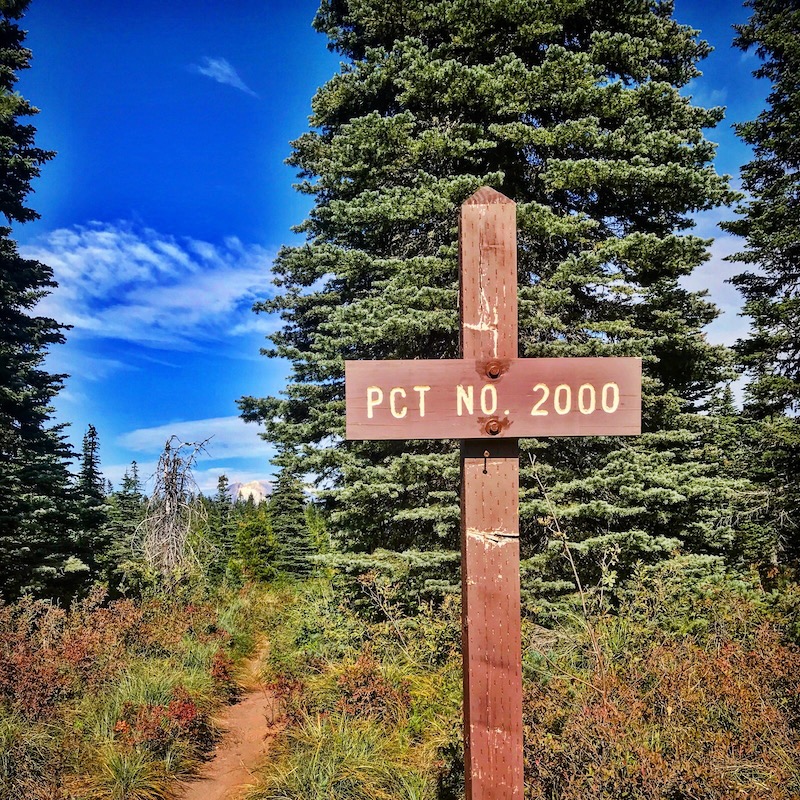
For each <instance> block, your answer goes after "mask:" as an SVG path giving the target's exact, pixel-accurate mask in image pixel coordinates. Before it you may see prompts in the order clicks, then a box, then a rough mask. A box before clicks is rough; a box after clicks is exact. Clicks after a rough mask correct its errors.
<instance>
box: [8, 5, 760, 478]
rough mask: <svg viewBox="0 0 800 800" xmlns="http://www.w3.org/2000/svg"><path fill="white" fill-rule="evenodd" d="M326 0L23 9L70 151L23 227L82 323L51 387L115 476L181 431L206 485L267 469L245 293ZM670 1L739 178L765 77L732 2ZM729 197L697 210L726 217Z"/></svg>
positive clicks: (726, 324) (286, 232)
mask: <svg viewBox="0 0 800 800" xmlns="http://www.w3.org/2000/svg"><path fill="white" fill-rule="evenodd" d="M316 8H317V2H316V1H315V0H295V2H292V3H279V2H268V1H265V0H260V1H259V2H255V0H237V2H235V3H230V4H225V3H218V2H215V3H211V2H207V0H193V1H192V2H187V1H186V0H171V2H169V3H164V2H163V1H161V2H158V3H156V2H153V0H140V1H139V2H137V3H116V2H112V0H71V2H70V3H64V2H63V0H32V4H31V7H30V9H29V12H28V14H27V16H26V17H25V19H24V21H23V26H24V27H25V28H26V29H27V30H28V32H29V34H28V40H27V44H28V46H29V47H30V48H31V50H32V51H33V54H34V60H33V64H32V68H31V69H30V70H28V71H27V72H26V73H24V74H23V76H22V79H21V80H20V83H19V89H20V91H21V92H22V93H23V94H24V95H25V96H26V97H27V98H29V99H30V100H31V101H32V102H33V103H34V104H35V105H37V106H38V107H39V108H40V109H41V113H40V114H39V116H38V117H37V118H36V120H35V124H36V126H37V129H38V132H39V133H38V140H37V141H38V144H39V145H40V146H43V147H46V148H49V149H53V150H56V151H58V155H57V157H56V158H55V159H54V160H53V161H51V162H50V163H49V164H48V165H46V166H45V168H44V170H43V175H42V178H41V179H40V180H39V181H37V182H36V184H35V189H36V194H35V195H33V196H32V197H31V204H32V205H33V207H34V208H36V210H37V211H38V212H39V213H40V214H41V215H42V216H41V219H40V220H38V221H37V222H34V223H28V224H26V225H22V226H17V227H16V228H15V231H14V235H15V236H16V238H17V240H18V241H19V243H20V246H21V249H22V251H23V252H24V253H25V255H28V256H32V257H38V258H40V259H41V260H42V261H45V262H46V263H48V264H50V265H51V266H52V267H53V269H54V270H55V274H56V278H57V280H58V281H59V284H60V286H59V288H58V289H57V290H56V291H55V292H54V293H52V294H51V295H50V296H49V297H48V298H47V299H46V300H45V301H44V303H43V311H45V312H47V313H50V314H52V315H53V316H54V317H55V318H56V319H58V320H60V321H62V322H67V323H70V324H72V325H73V330H72V331H71V332H70V333H69V334H68V343H67V344H66V345H64V346H62V347H58V348H55V349H54V351H53V353H52V356H51V358H50V360H49V367H50V369H52V370H55V371H61V372H67V373H69V374H70V375H71V377H70V378H69V380H68V381H67V385H66V389H65V390H64V391H63V392H62V393H61V394H60V395H59V397H58V400H57V413H58V418H59V420H61V421H65V422H69V423H71V432H72V439H73V441H74V442H75V444H76V446H77V445H79V444H80V439H81V437H82V435H83V432H84V430H85V429H86V426H87V425H88V424H89V423H92V424H94V425H95V427H96V428H97V429H98V432H99V436H100V443H101V458H102V468H103V471H104V474H105V475H106V476H107V477H108V478H110V479H111V480H112V481H113V482H114V483H115V484H118V482H119V480H120V478H121V476H122V473H123V472H124V470H125V468H126V467H127V465H128V464H129V463H130V461H131V460H132V459H136V460H137V461H138V462H139V463H140V465H141V467H142V473H143V474H144V475H147V474H148V473H149V471H150V470H152V466H153V464H154V462H155V459H156V458H157V456H158V453H159V451H160V450H161V448H162V447H163V444H164V441H165V440H166V439H167V438H168V437H169V436H170V435H172V434H176V435H178V436H180V437H181V438H183V439H184V440H198V439H204V438H206V437H208V436H213V438H212V439H211V442H210V444H209V447H208V455H207V456H206V457H205V458H204V459H203V460H202V461H201V462H200V464H199V466H198V469H197V471H196V477H197V479H198V483H199V485H200V486H201V488H203V489H204V490H206V491H211V490H213V487H214V486H215V484H216V480H217V476H218V475H219V474H220V473H222V472H224V473H226V474H227V475H228V477H229V478H230V479H231V480H232V481H242V482H244V481H248V480H253V479H264V478H268V477H269V476H270V474H271V473H272V467H271V466H270V464H269V458H270V455H271V450H270V447H269V446H268V445H267V444H266V443H265V442H263V441H261V440H260V438H259V437H258V431H257V428H256V427H254V426H249V425H245V424H244V423H243V422H241V421H240V420H239V419H238V416H237V409H236V399H237V398H238V397H240V396H241V395H243V394H255V395H265V394H271V393H275V392H277V391H279V390H280V389H281V387H282V385H283V382H284V379H285V375H286V367H285V365H283V364H281V363H280V362H271V361H269V360H267V359H266V358H264V357H262V356H260V355H259V354H258V350H259V347H261V346H262V345H263V344H264V336H265V335H266V334H267V333H269V331H270V330H272V329H273V328H274V327H275V326H276V324H277V323H276V321H275V320H273V319H269V318H265V317H263V316H256V315H255V314H253V313H252V312H251V311H250V307H251V305H252V303H253V302H254V301H255V300H256V299H261V298H263V297H265V296H268V295H269V294H270V293H271V291H272V290H271V286H270V265H271V261H272V258H273V257H274V254H275V253H276V251H277V250H278V248H279V247H280V246H281V245H283V244H291V243H292V242H293V241H296V237H295V236H294V235H293V234H292V233H291V231H290V227H291V226H292V225H295V224H297V223H299V222H301V221H302V220H303V218H304V217H305V215H306V213H307V211H308V208H309V204H308V200H307V199H306V198H304V197H302V196H300V195H298V194H297V193H296V192H295V191H294V190H293V189H292V183H293V181H294V177H295V176H294V171H293V170H292V169H291V168H290V167H287V166H286V165H285V164H284V163H283V161H284V159H285V158H286V157H287V156H288V155H289V152H290V147H289V141H290V140H292V139H293V138H295V137H297V136H299V135H300V134H301V133H302V132H303V131H304V130H306V129H307V125H308V122H307V118H308V114H309V112H310V101H311V97H312V95H313V94H314V91H315V90H316V88H317V87H318V86H320V85H321V84H322V83H324V82H325V81H326V80H328V78H329V77H330V76H331V75H332V74H333V73H334V72H336V71H337V70H338V67H339V59H338V56H336V55H334V54H331V53H329V52H328V50H327V48H326V40H325V38H324V37H323V36H320V35H319V34H317V33H315V32H314V31H313V29H312V28H311V21H312V19H313V16H314V12H315V11H316ZM676 18H677V19H679V20H680V21H681V22H686V23H688V24H691V25H693V26H695V27H697V28H700V29H701V30H702V32H703V35H704V37H705V38H707V39H708V40H709V41H711V43H712V44H714V46H715V47H716V48H717V49H716V51H715V52H714V53H713V54H712V55H711V57H710V58H709V59H708V60H707V61H706V62H705V64H704V67H703V69H704V73H705V74H704V76H703V78H701V79H699V80H698V81H696V82H695V84H694V85H693V86H692V87H690V89H689V90H688V91H689V92H690V93H692V94H693V95H694V97H695V99H696V100H697V101H698V102H699V103H701V104H704V105H726V106H727V107H728V116H727V118H726V120H725V121H724V122H723V123H722V125H721V126H720V127H719V128H717V129H716V130H715V131H713V132H711V134H710V138H711V139H712V140H713V141H716V142H719V143H720V151H719V155H718V162H717V163H718V169H719V170H720V171H722V172H726V173H728V174H731V175H732V176H733V177H734V182H735V183H736V181H737V180H738V169H739V166H740V165H741V164H742V163H743V162H744V161H746V160H747V158H748V153H747V151H746V149H745V148H744V147H743V146H742V145H741V144H740V143H739V142H738V140H737V139H736V138H735V136H734V135H733V133H732V131H731V130H730V124H731V123H732V122H736V121H743V120H745V119H749V118H751V117H753V116H755V115H756V114H757V113H758V112H759V111H760V109H761V108H762V106H763V98H764V96H765V94H766V87H765V86H762V85H760V84H758V83H756V82H755V81H754V80H753V79H752V78H751V77H750V72H751V71H752V69H754V68H755V66H756V64H757V61H756V59H755V58H754V57H753V56H752V55H744V54H742V53H741V52H740V51H738V50H732V49H731V48H730V41H731V39H732V31H731V29H730V25H731V24H732V23H734V22H741V21H744V20H745V19H746V18H747V10H746V9H744V8H742V7H741V6H740V5H739V3H736V2H728V0H724V1H723V2H717V3H714V4H711V3H707V2H702V0H677V3H676ZM725 216H726V212H724V211H722V212H714V213H710V214H707V215H704V217H702V218H701V219H699V220H698V230H699V231H700V233H702V234H703V235H708V236H712V235H715V234H716V233H718V232H717V231H716V229H715V226H716V222H717V221H718V220H719V219H721V218H724V217H725ZM735 249H736V246H735V243H734V242H733V241H732V240H731V237H728V236H720V237H719V238H718V239H717V241H716V242H715V244H714V246H713V249H712V253H713V258H712V261H711V262H710V263H709V264H708V265H706V266H704V267H703V268H702V269H701V270H698V272H697V273H696V274H695V275H694V276H692V278H691V279H690V283H691V285H692V286H693V287H694V288H701V287H705V288H709V289H710V290H711V291H712V293H713V296H714V297H715V299H716V300H717V301H718V303H719V304H720V307H721V308H722V309H723V311H724V312H725V313H724V315H723V318H722V319H721V320H720V321H718V322H717V323H715V324H714V326H713V328H712V330H711V332H710V335H711V337H712V338H714V339H716V340H717V341H725V342H730V341H732V340H733V339H735V337H736V334H737V332H739V331H741V330H742V325H743V322H742V320H741V319H740V318H739V317H737V314H736V312H737V311H738V306H739V300H738V297H737V295H736V293H735V291H734V290H733V289H731V287H729V286H727V285H726V284H725V283H724V279H725V278H726V277H728V276H729V275H730V274H732V272H735V271H736V270H735V268H732V267H731V266H730V265H727V264H724V263H723V262H721V260H720V259H721V258H722V256H724V255H726V254H728V253H730V252H732V251H733V250H735Z"/></svg>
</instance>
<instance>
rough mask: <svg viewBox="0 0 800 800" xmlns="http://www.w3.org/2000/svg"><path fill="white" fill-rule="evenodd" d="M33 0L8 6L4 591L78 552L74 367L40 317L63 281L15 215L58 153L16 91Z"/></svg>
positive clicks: (30, 585)
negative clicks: (60, 407)
mask: <svg viewBox="0 0 800 800" xmlns="http://www.w3.org/2000/svg"><path fill="white" fill-rule="evenodd" d="M27 6H28V0H7V2H4V3H3V4H2V6H1V7H0V213H2V214H3V215H4V216H5V218H6V220H7V222H8V224H7V225H4V226H0V594H2V595H3V597H5V598H10V597H14V596H16V595H17V594H18V593H19V592H20V591H22V590H24V589H32V590H35V591H57V585H58V582H59V580H60V576H62V575H63V574H64V570H65V569H67V568H68V559H69V556H70V554H71V550H72V547H71V542H72V538H71V523H72V519H71V508H72V507H71V500H70V486H69V484H70V475H69V462H70V459H71V458H72V452H71V450H70V447H69V445H68V444H67V443H66V439H65V436H64V432H63V426H59V425H53V424H52V421H51V415H52V408H51V406H50V404H51V401H52V399H53V397H54V396H55V395H56V394H57V392H58V391H59V390H60V389H61V387H62V382H63V379H64V377H65V376H63V375H52V374H50V373H48V372H46V371H45V370H44V369H42V362H43V361H44V358H45V356H46V355H47V351H48V349H49V347H50V346H51V345H53V344H58V343H61V342H63V341H64V336H63V330H64V328H65V326H63V325H60V324H58V323H57V322H56V321H54V320H52V319H49V318H47V317H42V316H36V315H35V314H34V313H33V309H34V307H35V306H36V303H37V302H38V301H39V300H40V299H41V298H42V297H43V296H44V295H46V294H47V293H48V292H49V291H50V290H51V289H52V288H53V287H54V286H55V283H54V281H53V274H52V270H51V269H50V268H49V267H47V266H46V265H44V264H42V263H40V262H38V261H34V260H31V259H25V258H22V257H21V256H20V255H19V252H18V250H17V246H16V243H15V242H14V240H13V239H11V227H10V226H11V224H12V223H24V222H28V221H30V220H34V219H36V218H37V217H38V214H37V213H36V212H35V211H34V210H33V209H31V208H30V207H29V206H28V205H27V204H26V198H27V195H28V194H29V192H30V191H31V181H32V180H33V179H34V178H36V177H38V176H39V173H40V168H41V166H42V165H43V164H44V163H45V162H47V161H48V160H49V159H50V158H52V157H53V155H54V154H53V153H51V152H49V151H46V150H42V149H40V148H38V147H36V146H35V144H34V135H35V128H34V127H33V125H31V124H29V123H27V122H24V121H23V120H25V119H26V118H29V117H31V116H33V115H34V114H36V113H37V109H35V108H34V107H33V106H31V104H30V103H29V102H28V101H27V100H25V99H24V98H23V97H22V96H20V95H19V94H18V93H16V92H15V91H14V84H15V83H16V81H17V77H18V76H17V73H18V71H19V70H22V69H26V68H27V67H28V66H29V64H30V59H31V53H30V51H29V50H27V49H26V48H25V46H24V41H25V32H24V31H23V30H21V29H20V27H19V25H18V24H17V21H18V20H19V19H20V18H21V17H22V16H23V15H24V13H25V10H26V8H27Z"/></svg>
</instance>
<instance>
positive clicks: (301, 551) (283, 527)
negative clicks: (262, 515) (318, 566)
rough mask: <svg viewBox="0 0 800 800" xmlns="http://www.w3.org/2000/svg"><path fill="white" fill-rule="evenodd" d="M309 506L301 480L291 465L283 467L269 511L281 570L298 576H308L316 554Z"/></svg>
mask: <svg viewBox="0 0 800 800" xmlns="http://www.w3.org/2000/svg"><path fill="white" fill-rule="evenodd" d="M305 507H306V497H305V494H304V492H303V486H302V484H301V482H300V479H299V478H298V477H297V474H296V473H295V472H294V471H293V470H292V469H291V468H289V467H285V466H284V467H282V468H281V470H280V472H279V473H278V480H277V483H276V484H275V490H274V491H273V493H272V497H271V498H270V502H269V514H270V519H271V520H272V532H273V534H274V536H275V541H276V543H277V546H278V551H277V566H278V569H280V570H281V572H285V573H286V574H287V575H293V576H295V577H305V576H307V575H308V574H309V573H310V572H311V566H312V564H311V561H310V558H311V556H312V555H313V554H314V545H313V542H312V538H311V531H310V530H309V527H308V521H307V517H306V511H305Z"/></svg>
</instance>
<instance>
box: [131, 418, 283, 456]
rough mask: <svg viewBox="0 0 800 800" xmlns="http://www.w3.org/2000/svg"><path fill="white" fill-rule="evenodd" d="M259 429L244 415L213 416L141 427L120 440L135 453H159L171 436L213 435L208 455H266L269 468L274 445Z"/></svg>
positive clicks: (199, 438) (200, 438)
mask: <svg viewBox="0 0 800 800" xmlns="http://www.w3.org/2000/svg"><path fill="white" fill-rule="evenodd" d="M258 433H259V428H258V427H256V426H255V425H252V424H248V423H246V422H245V421H244V420H243V419H242V418H241V417H212V418H210V419H194V420H187V421H183V422H171V423H168V424H166V425H158V426H156V427H153V428H139V429H137V430H134V431H130V432H129V433H124V434H122V435H121V436H120V437H119V438H118V439H117V443H118V444H120V445H122V446H123V447H126V448H127V449H129V450H131V451H133V452H136V453H145V454H149V455H157V454H158V453H160V452H161V450H163V448H164V443H165V442H166V441H167V440H168V439H169V438H170V437H172V436H177V437H178V438H179V439H180V440H181V441H184V442H202V441H204V440H205V439H208V438H209V437H212V438H211V440H210V441H209V442H208V444H207V445H206V451H207V455H208V457H209V458H211V459H215V460H224V459H228V458H263V459H264V464H265V468H266V465H267V460H268V459H269V458H270V457H271V455H272V454H273V453H274V449H273V447H272V446H271V445H269V444H268V443H267V442H265V441H264V440H263V439H262V438H261V437H260V436H259V435H258Z"/></svg>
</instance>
